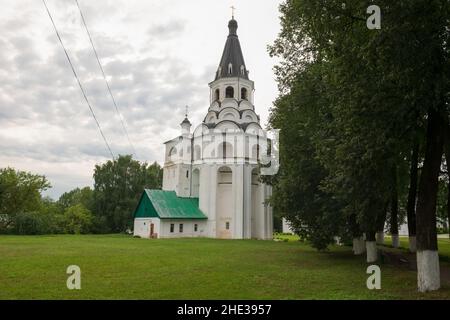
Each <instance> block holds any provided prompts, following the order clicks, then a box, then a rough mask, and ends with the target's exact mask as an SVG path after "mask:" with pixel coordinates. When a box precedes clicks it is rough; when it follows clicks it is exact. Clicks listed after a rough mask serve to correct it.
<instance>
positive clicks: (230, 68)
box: [228, 62, 233, 74]
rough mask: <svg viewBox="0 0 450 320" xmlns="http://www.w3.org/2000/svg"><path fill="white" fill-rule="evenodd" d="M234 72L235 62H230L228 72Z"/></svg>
mask: <svg viewBox="0 0 450 320" xmlns="http://www.w3.org/2000/svg"><path fill="white" fill-rule="evenodd" d="M232 73H233V64H232V63H231V62H230V63H229V64H228V74H232Z"/></svg>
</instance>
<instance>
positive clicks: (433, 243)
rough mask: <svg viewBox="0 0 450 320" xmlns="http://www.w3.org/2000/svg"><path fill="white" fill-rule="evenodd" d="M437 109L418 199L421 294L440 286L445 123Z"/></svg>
mask: <svg viewBox="0 0 450 320" xmlns="http://www.w3.org/2000/svg"><path fill="white" fill-rule="evenodd" d="M442 120H443V119H441V118H440V115H439V113H438V112H437V111H435V110H430V111H429V112H428V126H427V138H426V151H425V160H424V163H423V168H422V173H421V175H420V181H419V192H418V199H417V212H416V222H417V230H416V231H417V283H418V290H419V291H420V292H426V291H431V290H437V289H439V287H440V270H439V256H438V251H437V250H438V247H437V232H436V196H437V192H438V177H439V169H440V165H441V158H442V151H443V150H442V149H443V134H442V129H443V124H442Z"/></svg>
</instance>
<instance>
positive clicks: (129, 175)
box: [93, 156, 162, 232]
mask: <svg viewBox="0 0 450 320" xmlns="http://www.w3.org/2000/svg"><path fill="white" fill-rule="evenodd" d="M94 180H95V183H94V209H93V211H94V212H95V215H96V216H97V217H98V218H97V222H96V225H97V226H99V227H101V228H103V230H102V231H107V232H124V231H126V230H127V229H128V228H131V226H132V222H133V221H132V220H133V219H132V215H133V212H134V209H135V207H136V205H137V202H138V200H139V196H140V195H141V194H142V191H143V190H144V188H148V189H160V188H161V185H162V169H161V167H160V166H159V165H158V164H157V163H156V162H155V163H153V164H152V165H148V164H147V163H140V162H139V161H136V160H133V159H132V157H131V156H120V157H119V158H118V159H116V160H114V161H108V162H107V163H105V164H102V165H96V166H95V170H94Z"/></svg>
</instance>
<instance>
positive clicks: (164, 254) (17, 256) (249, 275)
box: [0, 235, 450, 299]
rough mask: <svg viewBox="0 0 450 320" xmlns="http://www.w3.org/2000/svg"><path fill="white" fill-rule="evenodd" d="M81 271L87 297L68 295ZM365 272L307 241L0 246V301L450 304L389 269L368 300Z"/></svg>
mask: <svg viewBox="0 0 450 320" xmlns="http://www.w3.org/2000/svg"><path fill="white" fill-rule="evenodd" d="M72 264H75V265H78V266H80V268H81V277H82V283H81V286H82V289H81V290H68V289H67V288H66V280H67V277H68V275H67V274H66V268H67V266H69V265H72ZM446 266H447V267H448V263H446ZM366 267H367V265H366V263H365V262H364V257H355V256H353V255H352V253H351V251H350V248H348V247H333V248H332V249H331V250H330V251H328V252H317V251H316V250H314V249H312V248H311V247H309V246H308V245H307V244H305V243H301V242H298V241H287V242H283V241H278V242H276V241H256V240H215V239H172V240H146V239H137V238H132V237H129V236H124V235H106V236H105V235H102V236H92V235H89V236H70V235H58V236H0V299H428V298H430V299H431V298H438V299H450V286H449V285H448V284H446V285H444V286H443V288H442V289H441V290H439V291H437V292H433V293H428V294H419V293H417V291H416V273H415V272H414V271H410V270H407V269H404V268H399V267H395V266H390V265H382V266H381V270H382V289H381V290H368V289H367V288H366V279H367V277H368V275H367V274H366Z"/></svg>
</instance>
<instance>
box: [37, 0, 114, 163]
mask: <svg viewBox="0 0 450 320" xmlns="http://www.w3.org/2000/svg"><path fill="white" fill-rule="evenodd" d="M42 2H43V3H44V6H45V9H46V10H47V14H48V16H49V18H50V21H51V22H52V25H53V28H54V29H55V33H56V36H57V37H58V40H59V43H60V44H61V46H62V48H63V50H64V53H65V55H66V58H67V61H68V62H69V65H70V68H71V69H72V72H73V75H74V76H75V79H76V80H77V83H78V86H79V87H80V90H81V92H82V94H83V97H84V100H85V101H86V103H87V105H88V107H89V110H90V111H91V115H92V117H93V118H94V120H95V123H96V124H97V127H98V130H99V131H100V134H101V136H102V138H103V141H104V142H105V145H106V148H107V149H108V151H109V153H110V154H111V157H112V159H113V160H115V157H114V153H113V152H112V150H111V147H110V145H109V143H108V140H107V139H106V136H105V134H104V133H103V130H102V127H101V126H100V123H99V121H98V119H97V117H96V116H95V112H94V109H93V108H92V105H91V103H90V102H89V99H88V97H87V95H86V92H85V90H84V88H83V85H82V84H81V81H80V79H79V77H78V74H77V72H76V71H75V67H74V66H73V63H72V60H71V59H70V57H69V54H68V52H67V49H66V47H65V46H64V43H63V41H62V39H61V36H60V34H59V31H58V28H57V27H56V24H55V21H54V20H53V17H52V15H51V13H50V10H49V8H48V6H47V3H46V2H45V0H42Z"/></svg>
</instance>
